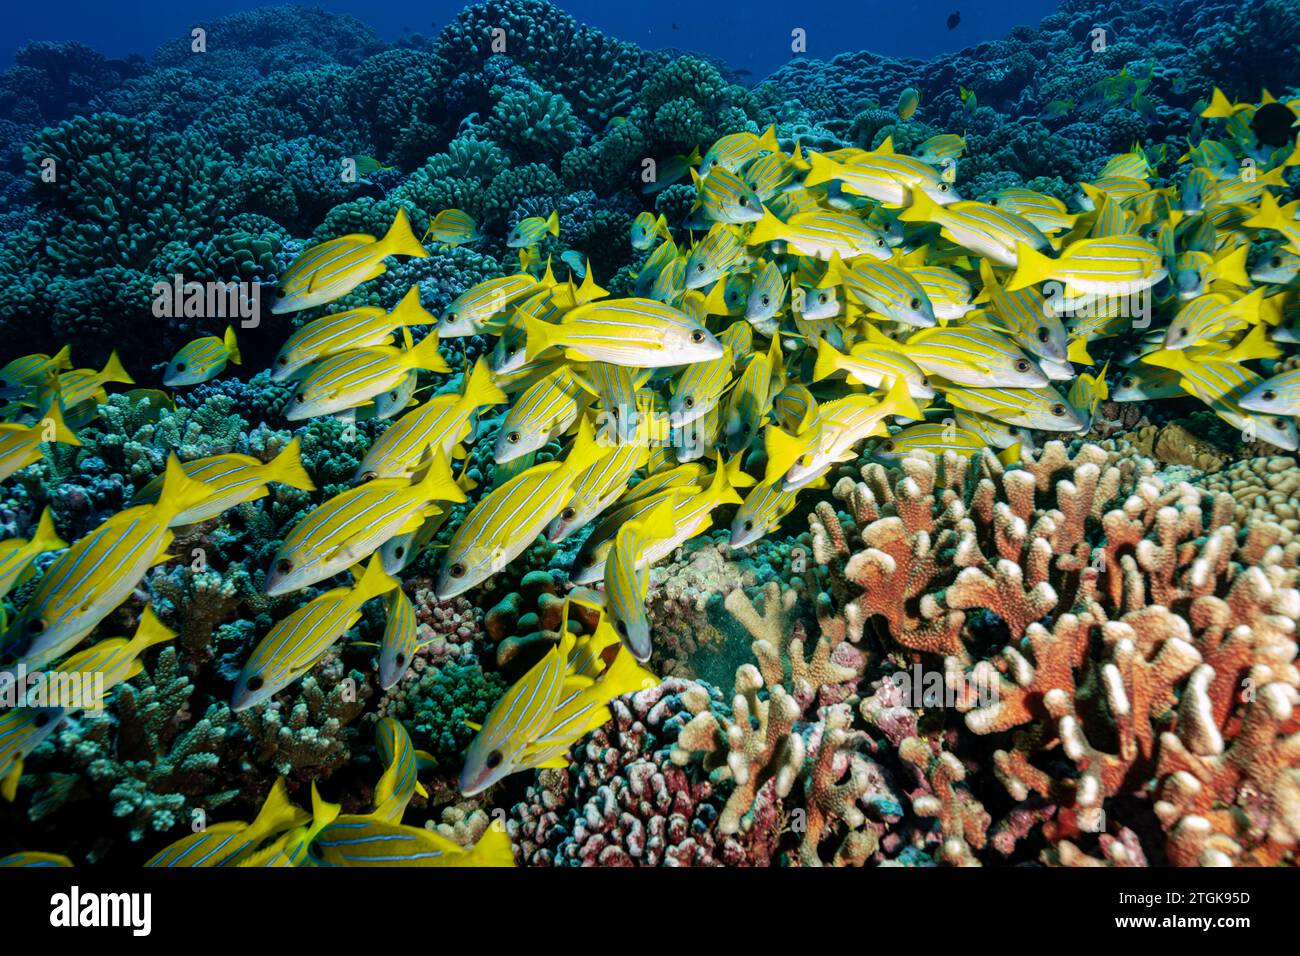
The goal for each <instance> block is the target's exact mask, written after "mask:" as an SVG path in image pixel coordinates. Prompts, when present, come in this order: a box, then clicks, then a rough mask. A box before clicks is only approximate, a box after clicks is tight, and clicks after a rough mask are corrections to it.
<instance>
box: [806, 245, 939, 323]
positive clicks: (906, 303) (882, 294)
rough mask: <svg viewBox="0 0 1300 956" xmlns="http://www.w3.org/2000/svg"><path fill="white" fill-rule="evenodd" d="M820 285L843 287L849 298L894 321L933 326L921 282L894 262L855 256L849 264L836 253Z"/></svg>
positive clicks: (930, 305) (928, 304) (931, 312)
mask: <svg viewBox="0 0 1300 956" xmlns="http://www.w3.org/2000/svg"><path fill="white" fill-rule="evenodd" d="M821 285H822V286H823V287H825V286H832V285H835V286H843V287H844V290H845V292H846V293H847V297H848V298H850V299H852V300H853V301H855V302H858V303H860V304H862V305H864V306H866V307H867V309H868V310H870V311H872V312H876V313H879V314H880V315H883V316H885V317H886V318H888V319H892V320H893V321H895V322H902V323H903V324H904V325H911V326H915V327H917V328H922V329H928V328H932V327H933V326H934V325H935V321H936V320H935V317H934V306H933V305H932V304H931V303H930V299H929V297H928V296H927V295H926V294H925V290H924V289H922V288H921V284H920V283H919V282H917V281H916V280H915V279H914V278H912V276H911V275H910V274H909V273H908V272H907V270H906V269H901V268H899V267H898V266H896V265H894V264H893V263H889V262H875V261H873V260H867V259H856V260H854V261H853V263H852V264H851V265H850V264H846V263H844V262H843V261H841V259H840V257H839V256H838V255H835V256H832V257H831V261H830V262H829V263H828V264H827V266H826V275H825V276H824V277H823V279H822V281H821Z"/></svg>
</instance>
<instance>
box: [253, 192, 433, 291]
mask: <svg viewBox="0 0 1300 956" xmlns="http://www.w3.org/2000/svg"><path fill="white" fill-rule="evenodd" d="M428 255H429V253H428V251H427V250H426V249H425V248H424V246H422V245H420V241H419V240H418V239H416V238H415V233H413V232H412V231H411V222H410V220H409V219H407V218H406V211H405V210H403V209H399V210H397V215H396V216H395V217H394V218H393V224H392V225H391V226H389V227H388V232H386V233H385V234H384V236H383V237H382V238H380V239H376V238H375V237H374V236H371V235H366V234H364V233H353V234H351V235H347V236H340V237H338V238H337V239H330V240H329V241H328V242H322V243H318V244H317V245H314V246H312V247H311V248H309V249H306V250H304V251H303V252H302V253H301V254H300V255H299V256H298V258H296V259H294V260H293V264H292V265H290V266H289V269H288V271H287V272H285V274H284V275H283V276H281V277H280V284H279V287H278V288H277V289H276V292H275V295H274V297H273V299H272V302H271V313H272V314H273V315H282V314H284V313H286V312H300V311H302V310H303V309H310V308H312V307H313V306H317V305H324V304H325V303H327V302H333V301H334V300H335V299H337V298H340V297H341V296H344V295H347V294H348V293H349V292H351V291H352V290H353V289H355V288H356V287H357V286H359V285H361V283H363V282H368V281H369V280H371V279H373V278H375V277H376V276H380V275H383V274H384V273H385V272H387V271H388V267H387V266H386V265H384V260H385V259H386V258H388V257H389V256H412V257H414V258H416V259H424V258H427V257H428Z"/></svg>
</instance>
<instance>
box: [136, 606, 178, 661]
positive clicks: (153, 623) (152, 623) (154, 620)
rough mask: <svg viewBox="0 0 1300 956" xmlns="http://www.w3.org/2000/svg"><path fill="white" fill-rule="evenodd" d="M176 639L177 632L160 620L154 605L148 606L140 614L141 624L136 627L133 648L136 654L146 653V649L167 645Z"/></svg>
mask: <svg viewBox="0 0 1300 956" xmlns="http://www.w3.org/2000/svg"><path fill="white" fill-rule="evenodd" d="M175 637H176V632H175V631H173V630H172V629H171V628H170V627H168V626H167V625H166V624H164V623H163V622H162V621H160V620H158V615H156V614H154V612H153V605H152V604H146V605H145V606H144V611H143V612H142V613H141V614H140V623H139V624H137V625H136V628H135V636H134V637H132V638H131V645H132V648H133V649H134V650H135V651H136V654H137V655H139V654H142V653H144V651H145V649H146V648H149V647H153V646H154V645H156V644H166V643H167V642H168V641H170V640H172V639H173V638H175Z"/></svg>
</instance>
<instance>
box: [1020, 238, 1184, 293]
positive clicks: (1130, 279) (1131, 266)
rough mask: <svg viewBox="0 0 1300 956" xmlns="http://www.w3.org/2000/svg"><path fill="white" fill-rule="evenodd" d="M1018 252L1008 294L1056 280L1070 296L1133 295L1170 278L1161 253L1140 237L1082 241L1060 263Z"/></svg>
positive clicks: (1023, 249) (1022, 246)
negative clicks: (1086, 294)
mask: <svg viewBox="0 0 1300 956" xmlns="http://www.w3.org/2000/svg"><path fill="white" fill-rule="evenodd" d="M1016 250H1017V255H1016V262H1017V266H1016V272H1015V275H1014V276H1013V277H1012V279H1011V281H1010V282H1009V283H1007V286H1006V288H1007V291H1008V292H1018V291H1019V290H1021V289H1026V288H1028V287H1029V286H1032V285H1037V284H1038V283H1040V282H1047V281H1049V280H1053V281H1057V282H1062V283H1065V286H1066V292H1067V293H1070V292H1081V293H1089V294H1095V295H1105V296H1121V295H1133V294H1135V293H1138V292H1142V291H1143V290H1145V289H1149V288H1151V287H1152V286H1154V285H1155V284H1156V283H1158V282H1159V281H1160V280H1161V279H1163V278H1164V277H1165V276H1166V275H1168V270H1167V269H1166V268H1165V267H1164V265H1163V264H1162V262H1161V257H1160V251H1159V250H1158V249H1157V248H1156V247H1155V246H1153V245H1152V244H1151V243H1150V242H1148V241H1147V240H1145V239H1142V238H1140V237H1138V236H1116V237H1113V238H1108V239H1080V240H1079V241H1077V242H1073V243H1071V244H1070V245H1068V246H1067V247H1066V248H1065V250H1064V251H1063V252H1062V253H1061V255H1060V257H1059V258H1057V259H1049V258H1048V257H1047V256H1045V255H1042V254H1041V253H1039V252H1038V251H1037V250H1035V249H1034V248H1033V247H1031V246H1028V245H1025V244H1024V243H1019V244H1017V246H1016Z"/></svg>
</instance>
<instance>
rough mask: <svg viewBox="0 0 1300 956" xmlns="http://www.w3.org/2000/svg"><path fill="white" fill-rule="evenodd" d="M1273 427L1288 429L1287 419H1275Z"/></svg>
mask: <svg viewBox="0 0 1300 956" xmlns="http://www.w3.org/2000/svg"><path fill="white" fill-rule="evenodd" d="M1273 427H1274V428H1286V419H1283V418H1275V419H1273Z"/></svg>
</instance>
